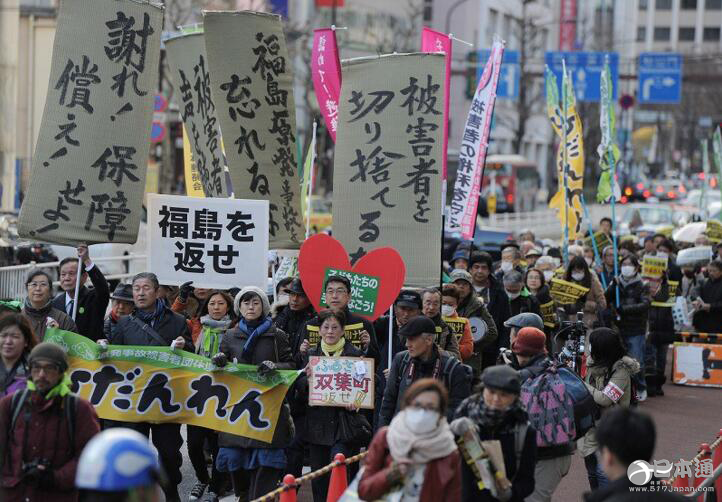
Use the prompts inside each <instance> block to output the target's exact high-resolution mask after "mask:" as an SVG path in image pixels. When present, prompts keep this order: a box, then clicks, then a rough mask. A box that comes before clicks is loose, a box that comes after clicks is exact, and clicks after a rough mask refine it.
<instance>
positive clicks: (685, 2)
mask: <svg viewBox="0 0 722 502" xmlns="http://www.w3.org/2000/svg"><path fill="white" fill-rule="evenodd" d="M680 6H681V7H682V10H697V0H682V2H681V4H680Z"/></svg>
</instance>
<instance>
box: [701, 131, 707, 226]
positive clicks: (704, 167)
mask: <svg viewBox="0 0 722 502" xmlns="http://www.w3.org/2000/svg"><path fill="white" fill-rule="evenodd" d="M700 145H701V146H702V172H703V173H704V182H703V183H702V197H700V201H699V205H700V209H701V210H702V213H703V214H704V215H705V217H706V215H707V185H708V184H709V147H708V146H707V138H704V139H702V140H700Z"/></svg>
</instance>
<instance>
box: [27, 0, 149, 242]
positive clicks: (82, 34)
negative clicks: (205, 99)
mask: <svg viewBox="0 0 722 502" xmlns="http://www.w3.org/2000/svg"><path fill="white" fill-rule="evenodd" d="M162 21H163V19H162V10H161V9H160V8H159V7H157V6H154V5H152V4H148V3H140V2H134V1H131V0H98V1H94V2H90V3H88V2H85V1H83V0H67V1H63V2H62V3H61V5H60V11H59V14H58V28H57V32H56V35H55V41H54V46H53V60H52V64H51V67H50V82H49V85H48V95H47V100H46V102H45V110H44V112H43V119H42V123H41V126H40V132H39V136H38V142H37V147H36V149H35V154H34V157H33V166H32V169H31V171H30V185H29V189H28V192H27V195H26V197H25V199H24V201H23V205H22V209H21V211H20V221H19V225H18V231H19V233H20V235H21V236H23V237H28V238H32V239H40V240H45V241H49V242H57V243H61V244H78V243H83V242H85V243H94V242H127V243H134V242H135V241H136V240H137V234H138V227H139V225H140V218H141V212H142V200H143V193H144V191H145V177H146V165H147V159H148V143H149V138H150V128H151V121H152V114H153V99H154V95H155V93H154V89H155V86H156V83H157V82H158V58H159V54H160V33H161V31H162V29H163V26H162Z"/></svg>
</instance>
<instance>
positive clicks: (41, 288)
mask: <svg viewBox="0 0 722 502" xmlns="http://www.w3.org/2000/svg"><path fill="white" fill-rule="evenodd" d="M520 238H521V239H524V240H520V241H518V242H517V241H510V242H508V243H506V244H505V245H504V246H505V247H504V249H503V250H501V253H500V256H501V260H500V261H499V262H494V260H493V259H492V257H491V255H490V254H488V253H486V252H482V251H477V250H475V249H474V246H473V245H471V246H469V245H467V244H463V243H462V244H460V245H459V246H458V247H457V249H456V250H455V251H454V252H453V255H452V260H451V263H448V262H445V263H444V264H443V267H444V272H445V273H446V275H447V277H448V282H447V283H445V284H444V285H443V287H442V288H441V289H439V288H438V286H437V287H434V286H433V285H429V288H426V289H408V288H407V289H402V290H401V292H400V293H399V294H398V296H397V299H396V301H395V302H394V305H393V309H392V316H391V317H390V316H388V315H386V316H382V317H379V318H378V319H377V320H376V321H374V322H373V323H372V322H369V321H367V320H366V319H364V318H362V317H359V316H357V315H355V314H353V313H352V312H351V311H350V310H349V301H350V299H351V294H350V293H351V290H352V286H351V283H350V281H349V279H348V278H347V277H345V276H342V275H332V276H329V277H328V278H326V280H325V281H324V285H323V289H324V293H325V296H326V301H327V304H328V309H325V310H321V311H319V312H316V311H315V309H314V307H313V305H312V304H311V302H310V300H309V298H308V296H307V294H306V292H305V290H304V286H303V283H302V281H301V280H300V279H299V278H298V277H294V276H289V277H285V278H281V279H280V280H278V281H277V285H276V290H275V291H274V293H273V294H272V295H271V296H270V297H269V296H268V295H267V294H266V292H265V291H262V290H261V289H259V288H257V287H253V286H245V287H243V286H242V285H239V288H237V289H232V290H212V289H205V288H200V287H194V286H193V283H191V282H186V283H184V284H183V285H181V286H180V287H179V288H176V287H172V286H166V287H162V286H161V285H160V284H159V283H158V280H157V278H156V276H155V275H154V274H153V272H152V271H150V272H144V273H140V274H137V275H136V276H135V277H134V278H133V280H132V282H131V283H129V284H123V283H121V284H119V285H118V286H117V287H116V288H115V289H114V291H113V292H112V293H110V292H109V287H108V282H107V281H106V279H105V278H104V277H103V274H102V272H100V270H99V269H98V268H97V267H96V266H94V264H93V262H92V260H91V257H90V255H89V253H88V248H87V247H86V246H80V247H78V257H79V258H80V263H82V266H81V270H80V273H81V278H80V282H79V284H80V287H81V289H80V291H78V295H77V301H78V305H79V307H80V308H79V309H78V310H77V314H76V321H75V322H73V321H72V319H71V318H70V315H71V314H72V311H73V306H72V302H73V301H75V298H76V295H75V284H76V278H77V276H76V274H77V273H78V263H79V262H78V261H77V260H73V259H71V260H67V261H64V262H61V263H60V267H59V268H60V270H59V277H60V291H59V292H58V293H57V294H56V295H55V296H53V295H52V294H51V285H52V281H51V280H50V278H49V275H48V274H47V273H45V272H42V271H39V270H33V271H31V272H30V273H29V274H28V275H27V279H26V288H27V298H26V300H25V301H24V303H22V304H11V303H7V304H5V305H3V314H2V315H3V317H2V319H0V339H1V340H2V362H3V364H2V365H0V369H1V370H2V395H3V396H4V398H3V399H2V401H0V424H1V425H0V427H1V428H2V429H3V430H5V431H6V432H7V434H6V435H2V436H0V445H1V446H2V447H1V449H0V451H3V452H4V453H3V455H4V456H3V467H2V490H3V492H2V493H3V495H4V498H3V500H8V501H12V500H18V501H19V500H42V499H44V498H46V499H48V500H77V497H78V491H77V490H78V489H79V488H80V489H83V493H85V492H87V494H88V497H90V495H91V494H92V493H96V495H97V493H103V492H104V491H111V492H121V491H122V490H119V489H120V488H123V489H126V488H128V487H131V488H132V487H133V486H135V485H132V483H133V482H134V481H132V480H127V479H126V480H125V481H122V482H121V481H120V479H121V478H122V477H123V476H128V475H127V473H124V472H121V471H122V469H121V470H118V472H116V471H115V470H114V469H116V470H117V469H118V467H117V465H115V466H114V465H113V464H111V463H108V464H107V465H103V467H102V469H103V470H102V472H93V473H92V476H91V475H90V474H88V475H87V476H88V477H86V478H83V477H82V476H81V473H82V472H85V471H88V472H89V471H92V469H93V468H92V467H90V466H87V465H85V466H84V465H83V463H82V460H83V457H84V456H89V457H90V456H92V458H94V461H95V462H101V463H102V461H101V460H99V457H102V458H103V459H106V460H107V459H108V458H109V456H111V455H119V453H118V452H117V451H116V450H115V449H114V448H113V447H111V446H112V444H113V441H117V442H119V444H126V443H127V446H124V447H127V448H129V451H134V452H141V453H138V455H141V456H142V451H144V449H147V448H148V446H146V445H145V444H143V442H142V441H140V438H145V437H148V436H150V438H151V440H152V443H153V445H154V446H155V448H156V450H157V458H156V457H155V456H153V460H152V462H151V461H150V460H149V461H148V462H149V463H148V464H147V465H146V464H143V465H144V466H145V467H144V471H143V473H139V474H137V476H136V478H137V480H140V479H143V480H144V481H143V482H141V481H138V483H139V484H138V485H137V486H138V487H139V488H138V489H139V490H146V491H147V490H148V486H150V485H154V484H155V483H157V482H160V481H161V480H162V481H163V483H162V486H163V491H164V492H165V497H166V500H181V499H183V500H186V499H187V500H208V501H213V500H219V497H221V496H223V495H224V494H228V493H233V494H235V496H237V497H240V499H241V500H253V499H255V498H258V497H261V496H263V495H264V494H266V493H268V492H271V491H273V490H274V489H275V488H277V487H278V485H279V483H280V481H281V478H282V477H283V475H284V474H286V473H291V474H293V475H295V476H297V477H300V476H301V475H302V472H303V468H304V466H309V467H310V468H311V469H312V470H318V469H320V468H322V467H324V466H325V465H327V464H328V463H329V462H331V461H332V460H333V458H334V456H335V455H336V454H337V453H343V454H344V455H345V456H346V457H351V456H353V455H356V454H357V453H359V452H360V451H368V455H367V456H366V458H365V460H364V461H363V464H362V466H363V467H362V470H361V471H360V472H358V465H355V466H353V465H352V466H350V468H349V480H353V479H354V478H357V479H356V483H357V484H356V486H357V490H358V497H359V498H360V499H361V500H369V501H371V500H379V499H384V497H386V496H388V495H389V494H390V493H394V492H396V491H401V493H403V498H402V499H401V500H422V501H424V500H429V501H432V500H442V499H443V500H469V501H471V500H501V501H510V500H511V501H521V500H527V501H550V500H554V491H555V489H556V488H557V486H558V485H559V483H560V482H561V480H562V478H563V477H564V476H565V475H566V474H567V472H568V471H569V468H570V464H571V458H572V456H573V455H580V456H582V457H583V459H584V464H585V466H586V468H587V473H588V478H589V487H590V490H591V491H590V493H589V494H588V495H586V496H585V497H586V500H617V499H616V498H613V497H614V494H615V493H622V492H623V491H624V490H626V489H627V487H628V485H629V480H628V479H627V477H626V474H625V475H624V476H619V475H618V471H619V466H620V465H621V466H622V467H624V470H623V472H624V473H626V467H625V466H626V465H628V464H629V463H631V460H637V459H646V460H649V459H650V458H651V454H652V451H653V447H654V434H655V433H654V427H653V425H652V424H651V422H650V420H649V418H648V417H647V416H646V415H645V414H643V413H641V412H637V411H635V407H637V406H638V404H639V403H641V402H643V401H645V400H646V399H650V398H652V397H653V396H663V395H664V385H665V382H666V376H665V375H667V374H668V371H666V368H665V364H666V359H667V358H666V355H667V349H668V346H669V344H670V343H671V342H673V341H674V339H675V334H674V329H673V328H672V327H670V326H673V325H674V323H673V321H672V318H671V315H672V314H671V308H672V307H671V306H669V304H667V303H664V302H666V301H667V300H668V298H669V295H670V286H669V284H670V282H673V283H681V284H682V285H683V287H685V285H687V284H689V283H691V282H694V286H688V287H685V290H686V291H687V296H686V299H687V300H689V302H690V303H691V304H692V305H694V306H695V307H696V308H695V309H694V317H693V323H694V326H695V327H697V328H698V330H700V331H701V330H706V329H709V327H711V326H715V325H718V323H719V322H720V320H721V319H720V315H721V311H720V309H722V307H720V305H722V296H721V295H722V290H721V289H720V288H718V287H717V286H716V285H717V284H718V283H719V282H720V281H721V280H722V261H721V260H720V258H718V257H715V258H714V259H713V260H711V261H710V262H709V263H707V264H705V265H703V266H701V267H700V266H696V267H695V268H690V267H687V266H683V267H681V268H677V267H675V266H670V267H668V268H667V270H666V271H665V272H664V274H663V275H662V277H659V278H656V279H651V278H643V277H642V275H641V269H640V259H642V260H643V258H644V256H645V255H652V256H664V257H665V258H668V259H669V263H670V265H672V264H674V263H675V254H674V253H675V251H676V249H675V246H674V243H673V242H671V241H670V239H669V238H666V237H663V236H660V238H659V243H658V244H657V245H656V246H654V247H652V246H646V247H645V249H644V250H636V249H632V248H631V247H624V248H621V249H620V250H619V258H618V260H619V265H620V267H619V270H620V274H619V276H618V278H614V276H611V280H610V281H609V282H608V286H607V290H606V291H603V290H602V287H601V276H602V275H604V273H605V270H606V269H605V268H604V264H601V265H602V266H597V265H595V264H594V263H593V262H591V263H590V260H587V259H585V258H584V257H583V256H582V255H581V254H580V255H578V256H574V257H573V258H571V259H570V261H569V265H568V266H567V267H566V268H565V267H563V266H562V264H561V261H560V260H559V258H555V257H554V255H555V254H556V252H555V251H556V248H554V247H549V246H544V245H543V244H542V243H540V242H537V241H535V240H534V236H533V234H532V233H531V232H525V233H524V234H523V235H521V236H520ZM530 242H531V243H533V247H532V246H527V245H526V244H527V243H530ZM520 247H526V248H528V252H527V255H532V256H534V254H535V253H539V254H540V255H541V256H534V258H536V260H535V262H532V263H529V262H525V261H523V260H519V259H516V258H515V257H517V256H518V253H517V251H518V250H519V248H520ZM720 248H722V246H720ZM508 250H512V251H511V252H509V251H508ZM608 251H609V250H608V249H605V253H604V256H605V264H607V263H608V260H606V257H607V256H608V255H609V253H608ZM547 259H548V260H547ZM515 260H516V261H515ZM546 262H549V263H551V265H552V266H553V267H552V268H551V269H548V270H541V269H540V268H538V265H541V264H543V263H546ZM548 272H551V274H549V273H548ZM675 273H677V274H678V275H675ZM88 279H90V281H88ZM557 280H562V281H568V282H572V283H574V284H578V285H581V286H583V287H584V289H583V290H580V291H582V293H583V294H580V295H579V296H578V298H576V299H574V302H573V303H569V300H568V298H566V297H562V296H558V295H557V294H556V293H554V291H553V288H554V286H553V283H554V281H557ZM86 282H90V283H91V286H90V287H86V285H85V284H86ZM617 287H619V295H620V299H619V303H618V304H617V303H616V301H615V298H614V297H615V294H616V293H615V289H616V288H617ZM550 289H551V290H552V292H551V293H550ZM520 300H522V301H520ZM550 302H551V303H553V304H554V306H555V307H556V308H553V309H550V308H548V307H549V305H548V304H549V303H550ZM660 303H662V304H664V305H666V306H659V305H660ZM542 309H543V311H544V312H546V313H544V314H542ZM106 310H107V313H106ZM567 313H568V314H569V315H567ZM577 313H579V321H577V320H576V319H577ZM41 316H42V317H41ZM390 324H391V326H390ZM470 326H474V328H473V333H472V332H471V329H470ZM53 328H60V329H62V330H64V331H70V332H75V333H78V334H80V335H83V336H85V337H87V338H90V339H91V340H94V341H95V342H96V343H97V344H98V346H99V347H100V349H101V350H108V347H109V346H118V345H120V346H123V345H132V346H134V347H139V346H149V347H171V348H172V350H174V351H187V352H193V353H196V354H198V355H200V356H203V357H205V358H209V359H210V360H211V361H212V364H213V367H214V368H216V369H217V370H220V369H222V368H224V367H225V366H226V365H228V364H229V363H231V362H233V363H239V364H246V365H252V366H253V367H255V368H256V371H257V372H258V374H259V375H261V376H263V375H265V374H269V373H272V372H276V371H279V370H300V376H299V377H298V378H297V379H296V381H295V382H294V383H293V385H292V386H291V387H290V389H289V390H288V393H287V395H286V397H285V400H284V402H283V405H282V407H281V410H280V413H279V415H278V418H277V420H276V423H275V424H274V433H273V437H272V439H271V441H267V442H264V441H259V440H255V439H252V438H247V437H243V436H242V435H236V434H231V433H228V432H224V431H215V430H212V429H209V428H204V427H199V426H196V425H187V426H186V427H187V431H186V435H185V437H186V441H185V448H187V457H188V458H189V459H190V462H191V464H192V466H193V469H194V472H195V475H196V479H197V481H196V483H195V485H194V487H193V489H192V491H191V493H190V494H179V493H178V491H177V486H178V485H179V483H180V482H181V470H180V467H181V464H182V461H183V455H182V449H183V447H184V440H183V436H182V435H181V427H182V425H180V424H177V423H152V422H149V423H144V422H122V421H116V420H105V419H102V420H101V419H99V418H98V416H97V414H96V412H95V411H94V409H93V406H92V405H90V403H89V402H87V401H86V400H84V399H82V398H80V397H78V396H76V395H74V394H73V393H71V392H70V386H71V385H72V382H71V381H70V379H69V378H68V372H69V367H68V357H67V355H66V354H65V353H64V350H63V349H62V348H61V347H60V346H58V345H56V344H54V343H49V342H43V339H44V338H45V336H46V334H47V332H48V330H50V329H53ZM569 328H573V329H572V330H571V331H570V329H569ZM574 330H577V331H574ZM389 337H390V338H389ZM570 350H571V351H570ZM389 355H390V356H391V358H390V359H389ZM319 357H322V358H330V359H334V358H339V357H340V358H368V359H372V360H373V362H374V368H376V369H375V375H374V378H373V379H372V382H373V385H374V386H375V395H376V398H375V400H374V402H373V406H371V407H370V408H365V409H360V408H359V407H358V406H357V405H356V404H354V403H349V404H347V405H344V406H337V407H326V406H314V405H310V404H309V393H310V392H312V391H313V384H309V382H310V381H311V380H312V377H313V372H312V370H311V366H310V365H309V360H310V359H311V358H319ZM389 360H391V365H390V366H389V365H388V361H389ZM582 361H583V364H584V366H585V369H584V371H583V372H581V371H579V369H578V366H576V368H577V369H576V370H574V371H572V370H570V368H575V366H574V364H580V363H582ZM578 373H579V374H583V375H584V377H583V379H582V378H581V377H580V376H578ZM575 380H576V381H577V382H579V383H581V382H582V381H583V386H582V387H581V388H582V390H583V394H584V395H583V396H582V397H579V395H574V394H573V393H572V392H570V391H567V392H562V393H561V395H559V394H556V395H554V394H553V393H551V392H550V391H551V389H553V388H554V386H558V385H561V386H562V388H564V387H565V385H566V386H567V387H571V386H573V385H574V383H575V382H574V381H575ZM577 386H578V384H577ZM552 409H556V410H557V411H556V412H552V411H551V410H552ZM129 429H130V431H129ZM101 430H103V431H104V432H103V433H102V434H100V435H98V434H99V433H100V431H101ZM134 431H135V432H134ZM137 433H140V434H137ZM96 435H97V437H96ZM632 438H635V440H634V441H632ZM638 438H645V439H644V441H642V440H637V439H638ZM475 442H476V444H480V445H484V448H485V449H487V451H488V452H489V455H488V457H486V458H485V459H486V462H483V461H481V460H480V459H478V458H476V459H475V458H473V457H471V455H472V454H473V452H474V451H475V450H474V447H473V445H474V444H475ZM119 448H120V447H119ZM139 458H140V457H139ZM209 464H210V465H209ZM161 467H162V469H161ZM150 472H152V473H153V474H152V475H151V474H149V473H150ZM161 472H162V475H161ZM76 473H77V479H78V482H79V483H80V484H78V485H77V486H76V484H75V482H76V477H75V475H76ZM357 473H358V474H357ZM90 478H95V479H96V483H97V484H92V483H90V482H89V481H87V480H88V479H90ZM328 478H329V476H328V475H325V476H320V477H318V478H316V479H314V480H313V482H312V485H313V490H312V492H313V499H314V501H316V502H323V501H325V500H326V498H327V492H328V483H329V479H328ZM81 479H82V483H81ZM113 480H115V481H113ZM83 483H86V484H83ZM88 483H90V484H88ZM124 483H125V484H124ZM128 483H130V484H128ZM139 493H140V492H139ZM143 493H146V492H143ZM147 493H150V492H147ZM48 497H49V498H48ZM88 500H94V499H92V498H88ZM99 500H100V499H99ZM114 500H115V499H114ZM117 500H126V499H124V498H118V499H117ZM127 500H151V499H130V498H129V499H127ZM384 500H385V499H384ZM620 500H621V499H620ZM625 500H626V499H625Z"/></svg>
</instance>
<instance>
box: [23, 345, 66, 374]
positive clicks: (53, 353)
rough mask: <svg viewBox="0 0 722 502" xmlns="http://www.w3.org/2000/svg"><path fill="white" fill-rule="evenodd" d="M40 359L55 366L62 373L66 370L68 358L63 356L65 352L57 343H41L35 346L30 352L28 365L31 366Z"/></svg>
mask: <svg viewBox="0 0 722 502" xmlns="http://www.w3.org/2000/svg"><path fill="white" fill-rule="evenodd" d="M40 359H44V360H46V361H50V362H52V363H55V364H57V365H58V367H59V368H60V371H62V372H65V370H67V369H68V356H67V355H65V350H63V348H62V347H61V346H60V345H58V344H57V343H51V342H43V343H39V344H37V345H36V346H35V347H34V348H33V350H32V351H30V356H28V365H32V364H33V361H37V360H40Z"/></svg>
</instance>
